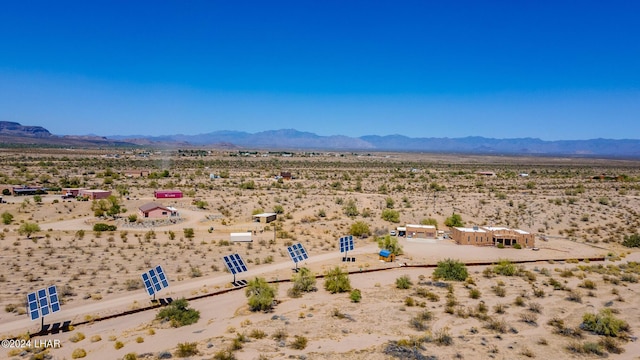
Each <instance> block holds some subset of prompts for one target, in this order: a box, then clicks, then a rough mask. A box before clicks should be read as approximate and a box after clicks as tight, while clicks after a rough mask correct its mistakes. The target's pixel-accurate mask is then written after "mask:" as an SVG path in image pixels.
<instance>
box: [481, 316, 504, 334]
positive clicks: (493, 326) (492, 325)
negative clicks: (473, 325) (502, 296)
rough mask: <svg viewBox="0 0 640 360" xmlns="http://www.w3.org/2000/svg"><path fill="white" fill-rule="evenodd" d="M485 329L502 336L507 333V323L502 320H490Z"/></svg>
mask: <svg viewBox="0 0 640 360" xmlns="http://www.w3.org/2000/svg"><path fill="white" fill-rule="evenodd" d="M485 327H486V328H487V329H489V330H493V331H497V332H499V333H501V334H504V333H506V332H507V323H506V322H505V321H504V320H502V319H497V318H490V319H489V320H488V321H487V322H486V324H485Z"/></svg>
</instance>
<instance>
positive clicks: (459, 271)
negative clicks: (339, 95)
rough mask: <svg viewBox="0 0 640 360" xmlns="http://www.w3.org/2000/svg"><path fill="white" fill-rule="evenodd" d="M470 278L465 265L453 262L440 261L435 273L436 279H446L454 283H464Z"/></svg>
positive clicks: (447, 260) (448, 260)
mask: <svg viewBox="0 0 640 360" xmlns="http://www.w3.org/2000/svg"><path fill="white" fill-rule="evenodd" d="M468 276H469V272H468V271H467V267H466V265H465V264H464V263H462V262H460V261H458V260H453V259H445V260H442V261H438V265H437V267H436V269H435V270H434V271H433V277H434V279H436V280H437V279H444V280H452V281H464V280H465V279H466V278H467V277H468Z"/></svg>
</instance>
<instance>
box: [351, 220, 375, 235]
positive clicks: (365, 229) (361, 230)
mask: <svg viewBox="0 0 640 360" xmlns="http://www.w3.org/2000/svg"><path fill="white" fill-rule="evenodd" d="M349 234H351V235H353V236H359V237H362V236H368V235H371V230H370V229H369V225H368V224H367V223H366V222H364V221H356V222H355V223H353V224H351V228H350V229H349Z"/></svg>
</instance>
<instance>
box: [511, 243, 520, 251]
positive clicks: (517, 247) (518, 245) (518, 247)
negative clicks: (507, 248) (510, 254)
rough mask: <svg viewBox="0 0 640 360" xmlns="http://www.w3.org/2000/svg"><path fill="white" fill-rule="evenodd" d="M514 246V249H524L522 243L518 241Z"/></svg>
mask: <svg viewBox="0 0 640 360" xmlns="http://www.w3.org/2000/svg"><path fill="white" fill-rule="evenodd" d="M513 248H514V249H518V250H520V249H522V245H520V244H518V243H515V244H514V245H513Z"/></svg>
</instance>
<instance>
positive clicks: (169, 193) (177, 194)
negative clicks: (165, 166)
mask: <svg viewBox="0 0 640 360" xmlns="http://www.w3.org/2000/svg"><path fill="white" fill-rule="evenodd" d="M182 196H183V194H182V191H180V190H156V191H154V192H153V197H154V198H156V199H179V198H182Z"/></svg>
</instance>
